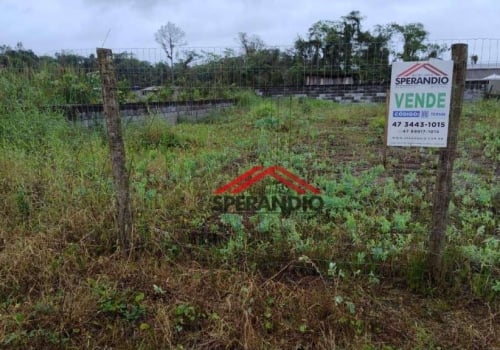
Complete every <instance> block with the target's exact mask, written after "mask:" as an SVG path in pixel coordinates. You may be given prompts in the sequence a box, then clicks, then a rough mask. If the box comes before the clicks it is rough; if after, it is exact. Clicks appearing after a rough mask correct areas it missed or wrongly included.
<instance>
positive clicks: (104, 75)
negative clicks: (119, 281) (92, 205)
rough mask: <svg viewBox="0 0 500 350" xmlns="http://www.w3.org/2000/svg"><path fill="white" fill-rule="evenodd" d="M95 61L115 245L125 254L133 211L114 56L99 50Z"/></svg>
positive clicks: (109, 51)
mask: <svg viewBox="0 0 500 350" xmlns="http://www.w3.org/2000/svg"><path fill="white" fill-rule="evenodd" d="M97 59H98V62H99V72H100V75H101V84H102V99H103V107H104V115H105V117H106V127H107V132H108V140H109V148H110V151H111V166H112V169H113V180H114V184H115V190H116V202H117V206H118V208H117V209H118V218H117V219H118V237H117V243H118V247H119V248H120V249H121V250H122V251H127V250H129V249H130V248H131V244H132V210H131V206H130V192H129V178H128V173H127V169H126V165H125V159H126V158H125V147H124V145H123V137H122V130H121V125H120V107H119V105H118V96H117V88H116V77H115V71H114V67H113V53H112V52H111V50H110V49H103V48H98V49H97Z"/></svg>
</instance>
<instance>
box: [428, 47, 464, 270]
mask: <svg viewBox="0 0 500 350" xmlns="http://www.w3.org/2000/svg"><path fill="white" fill-rule="evenodd" d="M451 56H452V60H453V62H454V63H453V83H452V94H451V110H450V118H449V126H448V140H447V147H445V148H442V149H441V150H440V153H439V164H438V172H437V176H436V187H435V190H434V194H433V200H432V202H433V204H432V227H431V233H430V237H429V253H428V254H429V255H428V261H429V268H430V272H431V275H432V276H433V278H434V279H435V280H438V279H439V278H440V277H441V267H442V266H441V260H442V254H443V249H444V243H445V240H446V227H447V223H448V208H449V204H450V200H451V195H452V175H453V163H454V161H455V157H456V149H457V138H458V128H459V124H460V115H461V113H462V103H463V96H464V89H465V74H466V71H467V45H466V44H454V45H452V47H451Z"/></svg>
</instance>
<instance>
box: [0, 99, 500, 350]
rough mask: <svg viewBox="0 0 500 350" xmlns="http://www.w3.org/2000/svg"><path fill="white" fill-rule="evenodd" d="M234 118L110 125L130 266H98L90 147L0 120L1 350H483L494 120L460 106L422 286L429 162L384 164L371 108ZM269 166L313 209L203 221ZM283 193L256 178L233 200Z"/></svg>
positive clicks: (263, 112)
mask: <svg viewBox="0 0 500 350" xmlns="http://www.w3.org/2000/svg"><path fill="white" fill-rule="evenodd" d="M238 101H239V102H238V106H237V107H235V108H234V109H232V110H230V111H226V112H224V114H220V115H213V116H212V117H210V118H208V119H206V120H205V121H203V122H201V123H197V124H190V123H181V124H179V125H177V126H175V127H170V126H168V125H167V124H166V123H163V122H162V121H161V120H160V119H159V118H155V117H151V118H150V119H149V120H147V121H146V122H145V123H144V124H135V125H128V126H126V127H125V130H124V132H125V142H126V148H127V158H128V169H129V172H130V180H131V192H132V193H131V195H132V200H133V215H134V242H135V249H134V251H133V252H130V253H128V254H124V253H122V252H116V249H115V239H114V237H115V234H114V232H115V229H114V227H115V221H114V213H115V207H114V193H113V185H112V177H111V169H110V164H109V155H108V148H107V143H106V137H105V132H104V131H103V130H101V129H99V128H96V129H92V130H89V129H83V128H79V127H78V126H74V125H68V124H67V123H66V122H65V121H64V120H63V119H62V117H61V116H57V115H47V114H44V113H41V112H39V111H38V110H37V109H36V108H35V107H31V106H27V105H26V104H23V105H21V104H19V105H16V104H13V105H12V106H9V108H4V109H1V110H0V111H1V117H2V121H1V125H0V142H1V144H0V344H2V346H4V347H7V348H10V347H11V348H19V349H28V348H33V349H42V348H68V349H69V348H74V349H77V348H89V349H96V348H101V349H105V348H107V349H109V348H116V349H126V348H130V349H157V348H165V349H168V348H174V349H240V348H241V349H244V348H247V349H400V348H403V349H493V348H498V347H500V343H499V340H498V334H500V322H499V321H500V314H499V313H500V306H499V302H498V301H499V295H500V238H499V234H500V232H499V230H500V226H499V225H500V224H499V213H500V181H499V175H500V165H499V164H500V104H499V103H498V102H495V101H484V102H480V103H476V104H468V105H465V106H464V114H463V118H462V125H461V131H460V141H459V158H458V159H457V161H456V163H455V172H454V196H453V199H452V205H451V208H450V224H449V228H448V235H447V239H448V241H447V245H446V250H445V255H444V268H443V278H442V281H441V282H439V283H430V281H429V277H428V271H427V269H426V264H425V258H426V241H427V237H428V234H429V230H430V227H429V223H430V218H431V213H432V206H431V199H432V196H433V188H434V180H435V179H434V175H435V173H436V165H437V150H436V149H419V148H407V149H400V148H398V149H389V150H387V151H385V150H384V147H383V128H384V113H385V111H384V106H383V105H358V106H354V105H349V106H340V105H336V104H333V103H330V102H324V101H316V100H308V99H286V98H285V99H279V100H266V99H259V98H257V97H255V96H252V95H251V94H249V93H241V94H240V95H239V97H238ZM275 164H278V165H281V166H283V167H285V168H286V169H288V170H289V171H291V172H293V173H294V174H296V175H298V176H300V177H301V178H303V179H305V180H306V181H308V182H309V183H311V184H313V185H314V186H316V187H318V188H320V189H321V191H322V194H321V195H322V198H323V201H324V206H323V208H322V210H321V211H319V212H316V211H314V212H311V211H309V212H292V213H283V214H282V213H276V212H273V213H267V212H265V211H261V212H247V213H236V212H231V210H230V211H229V212H228V213H220V212H216V211H214V210H213V208H212V207H213V202H212V201H213V197H214V194H213V192H214V190H215V189H217V188H218V187H220V186H222V185H223V184H225V183H227V182H228V181H230V180H231V179H233V178H235V177H237V176H238V175H240V174H242V173H243V172H245V171H247V170H249V169H250V168H252V167H253V166H255V165H264V166H271V165H275ZM287 193H290V190H289V189H287V188H286V187H284V186H283V185H281V184H279V183H278V182H277V181H276V180H274V179H270V178H266V179H264V180H263V181H261V182H259V183H257V184H255V185H254V186H252V187H251V188H250V189H249V190H248V192H247V194H249V195H264V194H265V195H273V194H274V195H282V194H287ZM494 334H497V336H495V335H494Z"/></svg>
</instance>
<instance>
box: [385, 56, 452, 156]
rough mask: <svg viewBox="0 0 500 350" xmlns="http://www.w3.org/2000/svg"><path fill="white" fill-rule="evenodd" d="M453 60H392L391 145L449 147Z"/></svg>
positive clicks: (388, 139)
mask: <svg viewBox="0 0 500 350" xmlns="http://www.w3.org/2000/svg"><path fill="white" fill-rule="evenodd" d="M452 74H453V61H440V60H432V61H422V62H395V63H393V64H392V75H391V91H390V103H389V118H388V128H387V145H388V146H415V147H446V145H447V137H448V118H449V114H450V99H451V84H452Z"/></svg>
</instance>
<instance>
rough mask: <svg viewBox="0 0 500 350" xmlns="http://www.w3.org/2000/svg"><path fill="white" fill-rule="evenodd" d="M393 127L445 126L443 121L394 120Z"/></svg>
mask: <svg viewBox="0 0 500 350" xmlns="http://www.w3.org/2000/svg"><path fill="white" fill-rule="evenodd" d="M392 126H393V127H396V128H397V127H403V128H412V127H416V128H444V127H445V126H446V123H445V122H394V123H392Z"/></svg>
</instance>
